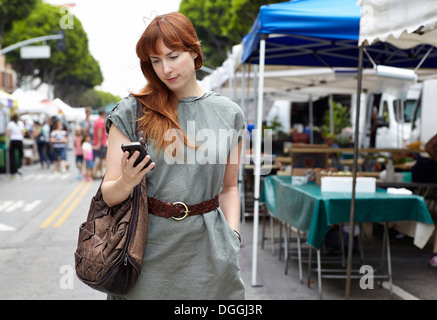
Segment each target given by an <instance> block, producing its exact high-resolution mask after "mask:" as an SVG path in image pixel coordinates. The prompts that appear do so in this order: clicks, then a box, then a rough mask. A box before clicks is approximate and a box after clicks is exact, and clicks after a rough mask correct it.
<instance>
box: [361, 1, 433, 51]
mask: <svg viewBox="0 0 437 320" xmlns="http://www.w3.org/2000/svg"><path fill="white" fill-rule="evenodd" d="M359 3H360V4H361V20H360V38H359V42H358V44H359V45H360V46H361V45H371V44H373V43H375V42H377V41H382V42H389V43H391V44H393V45H395V46H396V47H398V48H400V49H408V48H413V47H415V46H417V45H422V44H429V45H432V46H435V47H436V46H437V5H436V2H435V0H415V1H412V0H360V1H359Z"/></svg>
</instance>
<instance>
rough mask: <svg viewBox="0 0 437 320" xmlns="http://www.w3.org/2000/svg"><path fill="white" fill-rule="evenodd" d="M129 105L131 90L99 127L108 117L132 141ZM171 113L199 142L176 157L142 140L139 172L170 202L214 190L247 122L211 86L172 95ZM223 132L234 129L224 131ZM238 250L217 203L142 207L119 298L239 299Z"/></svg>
mask: <svg viewBox="0 0 437 320" xmlns="http://www.w3.org/2000/svg"><path fill="white" fill-rule="evenodd" d="M136 109H137V107H136V100H135V98H134V97H133V96H131V95H130V96H128V97H126V98H124V99H123V100H122V101H120V102H119V103H118V105H117V106H116V107H115V108H114V110H113V111H112V112H111V113H110V115H109V116H108V121H107V123H106V128H107V131H109V127H110V125H111V123H112V124H114V125H116V126H117V127H118V128H119V129H120V130H121V132H123V133H124V134H125V135H126V136H127V137H128V138H129V139H130V140H131V141H135V140H136V138H135V133H134V130H135V125H136V124H135V119H136ZM178 116H179V121H180V125H181V128H182V130H184V132H185V133H187V136H188V138H190V141H191V142H193V141H194V138H197V140H196V141H195V143H196V145H197V146H199V145H200V147H199V148H197V149H193V148H191V147H187V146H184V154H183V155H182V157H180V154H178V155H179V156H176V157H171V156H170V157H168V156H165V155H164V152H163V151H161V152H160V153H159V154H158V153H157V150H155V149H154V148H152V147H150V146H149V149H148V153H149V154H150V156H151V158H152V160H153V161H154V162H155V163H156V165H155V169H154V170H152V171H150V172H149V173H147V176H146V179H147V192H148V195H149V196H154V197H156V198H158V199H160V200H163V201H169V202H171V203H173V202H176V201H181V202H184V203H185V204H187V205H191V204H197V203H200V202H202V201H205V200H208V199H211V198H213V197H214V196H216V195H218V194H219V193H220V192H221V190H222V187H223V177H224V172H225V165H226V158H227V157H228V155H229V152H230V150H231V149H232V148H233V147H234V146H236V144H237V142H238V141H239V139H240V138H239V137H242V136H243V134H244V131H245V130H246V127H247V123H246V119H245V117H244V114H243V113H242V111H241V109H240V107H239V106H238V105H236V104H235V103H233V102H232V101H231V100H229V99H227V98H226V97H223V96H220V95H219V94H217V93H214V92H207V93H205V94H204V95H203V96H200V97H189V98H185V99H181V100H179V106H178ZM230 132H234V133H235V132H237V133H239V135H237V138H235V135H234V139H231V138H229V133H230ZM170 141H171V140H170ZM149 143H150V141H149ZM152 145H153V142H152ZM168 154H170V155H171V152H170V153H168ZM214 158H215V159H214ZM223 159H224V160H223ZM205 162H206V164H205ZM239 250H240V244H239V241H238V238H237V236H236V234H235V232H234V231H233V230H232V228H231V227H230V226H229V224H228V222H227V221H226V219H225V217H224V215H223V213H222V211H221V210H220V208H219V209H217V210H214V211H211V212H208V213H205V214H202V215H196V216H189V217H187V218H185V219H184V220H181V221H176V220H173V219H171V218H170V219H166V218H162V217H159V216H155V215H152V214H149V230H148V235H147V245H146V249H145V253H144V258H143V264H142V272H141V275H140V277H139V279H138V281H137V283H136V284H135V286H134V287H133V289H132V290H131V292H129V293H128V294H127V295H126V296H124V297H123V298H128V299H175V300H176V299H244V284H243V281H242V279H241V275H240V267H239ZM109 298H114V297H109Z"/></svg>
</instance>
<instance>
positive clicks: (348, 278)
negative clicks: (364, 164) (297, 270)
mask: <svg viewBox="0 0 437 320" xmlns="http://www.w3.org/2000/svg"><path fill="white" fill-rule="evenodd" d="M362 76H363V46H362V45H361V46H360V47H359V56H358V83H357V108H356V113H355V136H354V162H353V167H352V201H351V212H350V220H349V242H348V253H347V270H346V293H345V298H346V299H347V300H349V295H350V285H351V269H352V250H353V244H354V231H355V222H354V219H355V217H354V215H355V187H356V181H357V162H358V144H359V139H358V135H359V125H358V124H359V120H360V104H361V85H362V80H363V79H362Z"/></svg>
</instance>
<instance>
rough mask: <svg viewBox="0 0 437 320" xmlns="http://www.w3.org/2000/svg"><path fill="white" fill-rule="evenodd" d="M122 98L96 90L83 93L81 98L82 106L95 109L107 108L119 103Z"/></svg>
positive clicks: (80, 103)
mask: <svg viewBox="0 0 437 320" xmlns="http://www.w3.org/2000/svg"><path fill="white" fill-rule="evenodd" d="M121 99H122V98H121V97H119V96H115V95H113V94H112V93H109V92H104V91H100V90H95V89H88V90H86V91H84V92H83V94H82V95H81V96H80V97H79V104H78V105H80V106H83V107H86V106H90V107H91V108H93V109H98V108H100V107H104V106H107V105H109V104H111V103H117V102H119V101H120V100H121Z"/></svg>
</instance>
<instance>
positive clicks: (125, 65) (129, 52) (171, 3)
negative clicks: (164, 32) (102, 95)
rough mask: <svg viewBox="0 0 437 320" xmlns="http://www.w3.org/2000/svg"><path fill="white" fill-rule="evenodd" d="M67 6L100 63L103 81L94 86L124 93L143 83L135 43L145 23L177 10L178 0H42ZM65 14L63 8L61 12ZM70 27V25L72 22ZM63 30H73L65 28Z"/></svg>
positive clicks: (136, 88) (137, 87)
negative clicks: (99, 85) (81, 27)
mask: <svg viewBox="0 0 437 320" xmlns="http://www.w3.org/2000/svg"><path fill="white" fill-rule="evenodd" d="M45 2H47V3H51V4H56V5H64V4H67V3H74V4H75V6H74V7H73V8H72V9H71V13H73V14H74V15H75V16H76V17H77V18H78V19H79V20H80V21H81V23H82V25H83V27H84V29H85V32H86V33H87V34H88V40H89V48H90V52H91V54H92V55H93V57H94V58H95V59H96V60H97V61H98V62H99V63H100V68H101V70H102V73H103V77H104V81H103V83H102V86H101V87H99V88H98V89H100V90H103V91H108V92H111V93H113V94H115V95H119V96H121V97H124V96H126V95H127V94H128V92H127V90H128V89H133V90H134V91H138V90H139V89H141V88H142V87H144V85H145V80H144V77H143V74H142V73H141V70H140V67H139V63H138V61H139V60H138V58H137V56H136V53H135V46H136V43H137V41H138V39H139V37H140V36H141V34H142V33H143V31H144V29H145V27H146V23H147V22H148V21H150V18H152V19H153V17H154V16H156V14H163V13H167V12H172V11H177V10H178V9H179V4H180V2H181V0H72V1H68V0H64V1H62V0H45ZM63 13H65V14H67V13H66V12H63ZM73 27H74V26H73ZM66 32H74V28H73V29H72V30H70V29H66Z"/></svg>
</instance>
